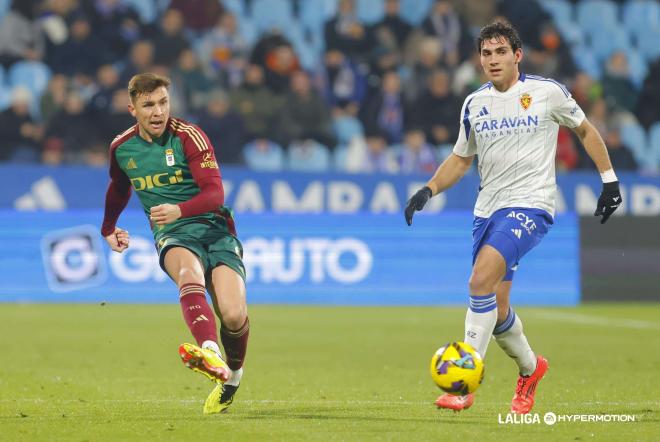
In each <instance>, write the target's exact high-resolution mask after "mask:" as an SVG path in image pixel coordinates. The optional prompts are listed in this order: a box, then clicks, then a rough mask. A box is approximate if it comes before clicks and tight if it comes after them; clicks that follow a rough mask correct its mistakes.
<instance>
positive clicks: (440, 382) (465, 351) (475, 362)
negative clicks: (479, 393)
mask: <svg viewBox="0 0 660 442" xmlns="http://www.w3.org/2000/svg"><path fill="white" fill-rule="evenodd" d="M431 377H432V378H433V382H435V383H436V385H437V386H438V387H440V388H441V389H442V390H444V391H445V392H447V393H449V394H454V395H460V396H464V395H466V394H468V393H474V392H475V391H476V390H477V388H479V385H481V381H482V379H483V378H484V361H483V359H481V355H480V354H479V353H478V352H477V351H476V350H475V349H474V348H473V347H472V346H471V345H469V344H466V343H465V342H452V343H451V344H447V345H444V346H442V347H441V348H440V349H439V350H438V351H436V352H435V354H434V355H433V357H432V358H431Z"/></svg>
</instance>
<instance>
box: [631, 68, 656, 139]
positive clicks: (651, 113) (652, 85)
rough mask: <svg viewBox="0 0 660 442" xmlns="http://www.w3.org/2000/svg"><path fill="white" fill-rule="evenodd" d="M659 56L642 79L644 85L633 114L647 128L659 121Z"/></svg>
mask: <svg viewBox="0 0 660 442" xmlns="http://www.w3.org/2000/svg"><path fill="white" fill-rule="evenodd" d="M658 78H660V58H658V59H657V60H656V61H655V62H653V63H652V64H651V65H650V66H649V73H648V74H647V75H646V79H645V80H644V86H643V87H642V91H641V93H640V97H642V99H641V100H638V102H637V107H636V111H635V115H637V118H638V119H639V122H640V123H641V124H642V125H643V126H644V127H645V128H647V129H648V128H649V127H651V125H652V124H653V123H655V122H657V121H660V81H658Z"/></svg>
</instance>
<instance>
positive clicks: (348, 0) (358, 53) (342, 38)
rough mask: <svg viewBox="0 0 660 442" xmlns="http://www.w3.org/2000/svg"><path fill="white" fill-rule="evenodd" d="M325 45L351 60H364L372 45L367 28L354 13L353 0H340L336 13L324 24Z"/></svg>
mask: <svg viewBox="0 0 660 442" xmlns="http://www.w3.org/2000/svg"><path fill="white" fill-rule="evenodd" d="M325 47H326V48H327V50H332V49H337V50H339V51H341V52H342V53H343V54H346V55H347V56H348V57H350V58H351V59H353V60H356V61H364V60H366V59H367V58H368V55H369V52H370V51H371V48H372V47H373V42H372V36H371V34H370V32H369V28H368V27H367V26H366V25H365V24H364V23H362V22H361V21H360V20H359V19H358V17H357V14H356V13H355V2H354V0H340V1H339V6H338V8H337V15H336V16H335V17H334V18H333V19H332V20H330V21H329V22H327V23H326V24H325Z"/></svg>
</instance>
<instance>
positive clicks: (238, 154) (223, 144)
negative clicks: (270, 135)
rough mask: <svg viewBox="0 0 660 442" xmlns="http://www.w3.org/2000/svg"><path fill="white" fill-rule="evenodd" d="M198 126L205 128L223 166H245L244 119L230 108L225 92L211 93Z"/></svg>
mask: <svg viewBox="0 0 660 442" xmlns="http://www.w3.org/2000/svg"><path fill="white" fill-rule="evenodd" d="M197 124H198V125H199V126H200V127H203V128H204V130H205V132H206V135H207V136H208V137H209V139H210V140H211V144H212V145H213V148H214V149H215V157H216V158H217V159H218V161H220V162H221V163H222V164H243V163H244V162H245V160H244V158H243V144H244V143H245V129H244V123H243V119H242V118H241V116H240V115H239V114H237V113H236V112H235V111H234V110H233V109H231V108H230V107H229V97H228V96H227V94H225V93H224V92H223V91H220V90H214V91H213V92H211V94H210V97H209V100H208V103H207V104H206V108H205V109H204V110H203V111H202V112H201V113H200V114H199V116H198V118H197Z"/></svg>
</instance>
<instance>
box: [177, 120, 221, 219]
mask: <svg viewBox="0 0 660 442" xmlns="http://www.w3.org/2000/svg"><path fill="white" fill-rule="evenodd" d="M182 142H183V151H184V153H185V155H186V160H187V161H188V167H190V172H191V173H192V176H193V180H194V181H195V184H197V187H199V190H200V191H199V193H198V194H197V195H195V196H194V197H192V198H191V199H189V200H188V201H184V202H183V203H179V208H180V209H181V216H182V217H183V218H187V217H190V216H196V215H201V214H203V213H207V212H212V211H215V210H218V209H219V208H220V206H222V205H223V204H224V199H225V197H224V189H223V187H222V178H221V176H220V168H219V167H218V162H217V161H216V159H215V154H214V151H213V146H212V145H211V142H210V141H209V139H208V137H207V136H206V134H205V133H204V131H202V130H201V129H199V128H198V127H197V126H191V127H190V129H188V130H187V131H186V136H185V137H182Z"/></svg>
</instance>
